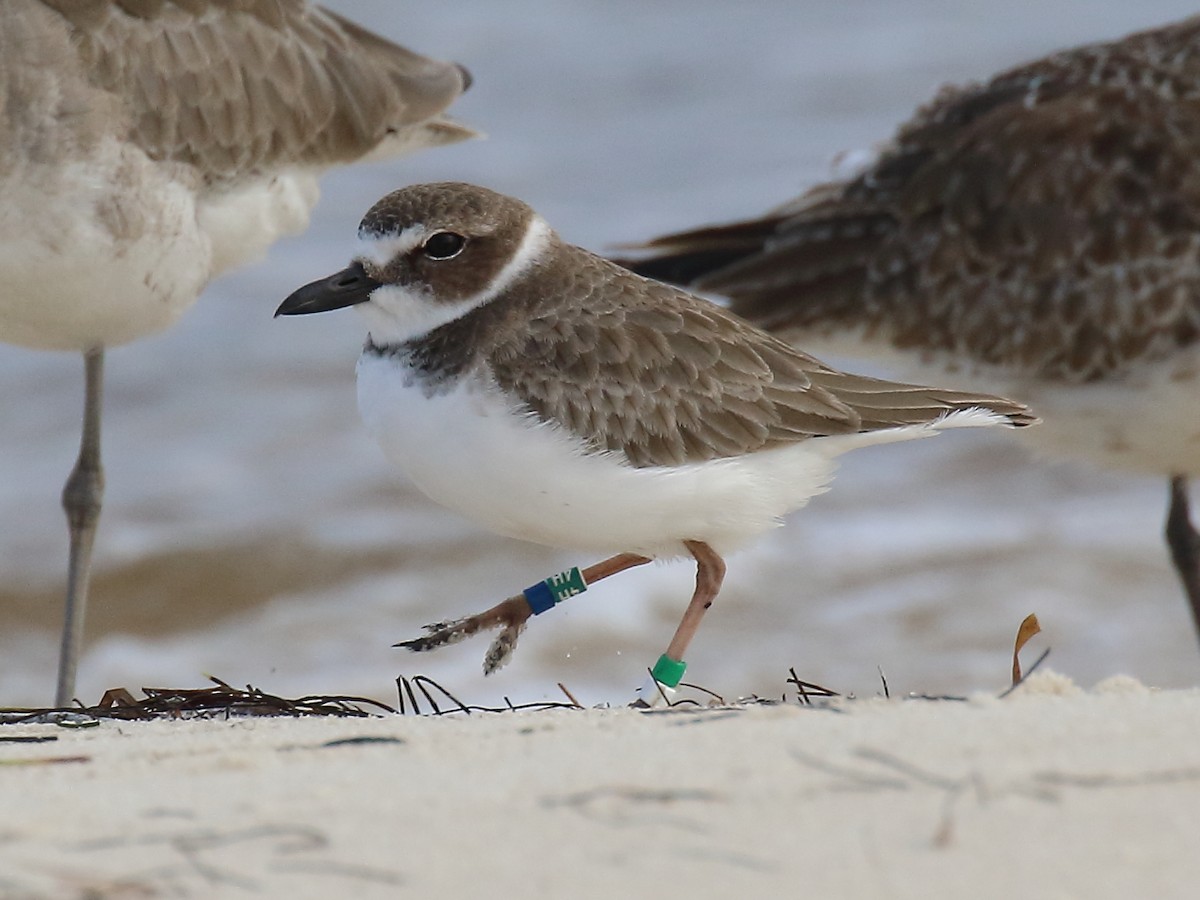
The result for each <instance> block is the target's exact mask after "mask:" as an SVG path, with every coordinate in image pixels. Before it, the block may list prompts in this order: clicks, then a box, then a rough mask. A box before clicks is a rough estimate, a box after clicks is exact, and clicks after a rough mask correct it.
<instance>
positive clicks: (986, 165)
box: [631, 17, 1200, 380]
mask: <svg viewBox="0 0 1200 900" xmlns="http://www.w3.org/2000/svg"><path fill="white" fill-rule="evenodd" d="M1198 97H1200V17H1196V18H1192V19H1188V20H1186V21H1183V22H1180V23H1177V24H1174V25H1171V26H1168V27H1166V28H1162V29H1157V30H1155V31H1150V32H1143V33H1140V34H1135V35H1131V36H1129V37H1126V38H1124V39H1122V40H1120V41H1116V42H1112V43H1108V44H1100V45H1094V46H1088V47H1080V48H1076V49H1073V50H1068V51H1064V52H1062V53H1059V54H1056V55H1054V56H1050V57H1047V58H1045V59H1042V60H1038V61H1037V62H1034V63H1030V64H1028V65H1025V66H1022V67H1020V68H1017V69H1013V70H1012V71H1010V72H1005V73H1002V74H1000V75H997V76H996V77H995V78H993V79H992V80H990V81H989V82H987V83H986V84H979V85H971V86H968V87H965V88H959V89H947V90H944V91H943V92H942V93H941V94H940V95H939V96H938V97H936V98H935V99H934V100H933V101H932V102H931V103H930V104H929V105H928V106H926V107H925V108H923V109H922V110H920V111H919V112H918V113H917V115H916V116H915V117H914V118H913V120H911V121H910V122H909V123H908V124H906V125H905V126H904V127H902V128H901V129H900V131H899V133H898V134H897V135H896V137H895V138H894V140H893V141H892V142H891V143H890V144H889V146H888V147H886V148H885V149H884V150H883V152H882V153H881V154H880V156H879V158H878V159H877V160H876V161H875V162H874V163H872V164H871V165H870V166H868V167H867V168H866V169H865V171H863V172H862V173H861V174H860V175H858V176H857V177H854V178H851V179H849V180H847V181H845V182H840V183H836V184H826V185H820V186H818V187H816V188H814V189H813V190H812V191H810V192H809V193H807V194H805V195H804V196H802V197H800V198H798V199H797V200H795V201H792V202H791V203H789V204H787V205H785V206H783V207H780V208H779V209H776V210H773V211H772V212H771V213H769V214H768V215H766V216H764V217H762V218H760V219H756V220H751V221H746V222H741V223H736V224H733V225H729V226H715V227H711V228H703V229H698V230H695V231H691V232H686V233H682V234H678V235H669V236H666V237H664V238H660V239H658V240H655V241H653V242H651V243H650V244H648V245H647V248H648V249H650V250H651V251H652V252H653V254H654V255H653V256H652V257H651V258H649V259H645V260H639V261H635V262H632V263H631V265H632V267H633V268H634V269H635V270H637V271H639V272H642V273H643V274H647V275H651V276H653V277H660V278H666V279H668V280H675V281H678V282H680V283H686V284H690V285H692V286H694V287H698V288H701V289H704V290H707V291H713V292H715V293H719V294H724V295H726V296H729V297H730V298H731V299H732V301H733V302H732V309H733V310H734V311H735V312H737V313H739V314H740V315H743V316H745V317H746V318H748V319H750V320H751V321H754V322H756V323H757V324H760V325H762V326H763V327H767V328H770V329H772V330H777V331H780V332H786V331H790V330H793V329H795V330H797V331H799V332H801V333H803V332H804V331H805V330H809V329H811V330H812V331H813V332H814V333H817V334H819V333H820V330H821V329H822V328H826V327H828V328H848V327H854V328H865V329H867V330H869V331H870V332H871V333H873V334H875V335H877V336H879V337H884V338H887V339H888V340H890V341H891V342H893V343H894V344H896V345H897V346H899V347H916V348H920V349H922V350H923V351H930V352H938V351H947V352H950V353H953V354H955V355H956V356H958V357H960V358H965V359H971V360H975V361H976V362H978V363H980V364H983V365H988V364H1000V365H1016V366H1020V367H1021V369H1022V370H1023V371H1026V372H1029V373H1031V374H1035V373H1040V374H1042V375H1045V376H1048V377H1063V378H1069V379H1073V380H1086V379H1087V378H1089V377H1093V376H1094V373H1095V372H1096V371H1099V370H1111V369H1113V368H1114V367H1117V366H1120V365H1122V364H1123V363H1126V362H1130V361H1132V360H1135V359H1139V358H1146V357H1153V356H1155V355H1158V356H1162V355H1164V354H1167V353H1170V352H1171V351H1172V350H1173V349H1174V348H1176V347H1178V346H1179V345H1180V344H1181V343H1190V342H1193V341H1196V340H1200V266H1197V264H1196V262H1195V260H1196V258H1197V256H1198V255H1200V241H1198V240H1197V238H1196V235H1197V233H1198V232H1200V214H1198V213H1197V212H1196V211H1197V210H1200V178H1197V177H1196V175H1195V160H1196V158H1197V156H1198V155H1200V125H1197V123H1198V122H1200V99H1198ZM1131 294H1132V295H1133V296H1134V298H1135V299H1136V303H1124V302H1123V303H1121V304H1120V305H1121V306H1122V307H1123V308H1124V309H1125V310H1126V313H1125V314H1122V313H1121V312H1120V310H1118V309H1115V308H1113V304H1114V302H1115V298H1120V297H1127V296H1128V295H1131ZM1122 315H1126V316H1128V315H1134V316H1135V317H1136V319H1137V321H1125V320H1124V319H1123V318H1122Z"/></svg>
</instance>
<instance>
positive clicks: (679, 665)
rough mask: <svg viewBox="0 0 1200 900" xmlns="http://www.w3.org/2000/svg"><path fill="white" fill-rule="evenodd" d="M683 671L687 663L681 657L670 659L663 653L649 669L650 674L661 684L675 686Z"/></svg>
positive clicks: (681, 677)
mask: <svg viewBox="0 0 1200 900" xmlns="http://www.w3.org/2000/svg"><path fill="white" fill-rule="evenodd" d="M685 671H687V663H685V662H684V661H683V660H681V659H671V657H669V656H667V654H665V653H664V654H663V655H662V656H660V657H659V658H658V662H656V663H655V664H654V668H653V669H651V670H650V676H651V677H652V678H653V679H654V680H655V681H657V682H658V683H659V684H661V685H665V686H666V687H669V688H677V687H679V682H680V681H681V680H682V679H683V673H684V672H685Z"/></svg>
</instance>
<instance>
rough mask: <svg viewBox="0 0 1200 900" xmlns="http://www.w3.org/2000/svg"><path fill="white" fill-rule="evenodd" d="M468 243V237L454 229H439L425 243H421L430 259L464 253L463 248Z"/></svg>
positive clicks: (447, 257)
mask: <svg viewBox="0 0 1200 900" xmlns="http://www.w3.org/2000/svg"><path fill="white" fill-rule="evenodd" d="M466 245H467V239H466V238H465V237H463V236H462V235H461V234H455V233H454V232H453V231H439V232H438V233H437V234H431V235H430V236H429V237H428V238H426V240H425V243H424V244H422V245H421V250H422V251H423V252H424V253H425V255H426V256H427V257H429V258H430V259H451V258H452V257H455V256H458V254H460V253H462V248H463V247H465V246H466Z"/></svg>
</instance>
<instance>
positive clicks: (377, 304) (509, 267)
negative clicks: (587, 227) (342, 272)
mask: <svg viewBox="0 0 1200 900" xmlns="http://www.w3.org/2000/svg"><path fill="white" fill-rule="evenodd" d="M438 230H441V229H438ZM427 234H428V231H427V229H426V228H425V226H423V225H417V226H413V227H411V228H406V229H404V231H402V232H400V234H398V235H388V236H385V237H381V238H378V239H376V240H371V239H368V238H361V237H360V240H361V241H362V245H363V246H362V249H361V250H360V252H359V254H358V256H357V258H358V259H365V260H370V261H372V262H376V263H378V264H380V265H383V264H386V262H387V261H388V260H390V259H392V258H394V256H395V254H396V253H406V252H409V251H411V250H412V249H413V248H415V247H417V246H420V244H421V243H422V242H423V241H424V240H425V238H426V236H427ZM552 235H553V232H552V231H551V230H550V226H549V225H547V224H546V222H545V220H544V219H542V218H541V217H540V216H534V217H533V218H532V219H530V221H529V227H528V228H527V229H526V230H525V236H524V237H523V238H522V239H521V243H520V244H519V245H518V246H517V250H516V252H515V253H514V254H513V256H512V259H510V260H509V261H508V262H507V263H506V264H505V266H504V268H502V269H501V270H500V271H499V272H497V273H496V277H495V278H493V279H492V281H491V283H490V284H488V286H487V287H485V288H484V289H483V290H481V291H479V292H478V293H476V294H472V295H471V296H469V297H464V298H463V299H461V300H457V301H455V302H453V303H443V302H439V301H438V300H436V299H435V298H434V297H433V296H432V294H431V293H430V292H429V291H428V290H426V289H416V290H414V289H413V288H410V287H402V286H400V285H395V284H384V285H380V286H379V287H377V288H376V289H375V290H374V291H372V292H371V299H370V300H369V301H367V302H366V303H360V304H359V305H358V306H357V307H356V308H357V309H358V311H359V312H360V313H362V315H363V316H364V317H365V318H366V320H367V327H368V329H369V331H370V335H371V340H372V341H373V342H374V343H376V344H379V345H388V344H403V343H406V342H408V341H411V340H414V339H416V338H419V337H422V336H423V335H426V334H428V333H429V332H431V331H433V330H434V329H435V328H439V327H441V326H442V325H445V324H447V323H449V322H453V321H454V320H455V319H458V318H461V317H462V316H464V315H466V314H467V313H469V312H470V311H471V310H473V309H476V308H478V307H480V306H483V305H484V304H485V303H488V302H490V301H491V300H493V299H495V298H496V297H498V296H500V295H501V294H502V293H503V292H504V291H506V290H507V289H508V288H509V287H510V286H511V285H512V284H513V283H514V282H515V281H516V280H517V279H518V278H520V277H521V276H522V275H523V274H524V273H525V272H526V271H527V270H528V269H529V267H530V266H531V265H533V264H534V263H535V262H536V261H537V260H538V259H539V258H540V257H541V256H542V254H543V253H544V252H545V250H546V247H547V245H548V244H549V242H550V239H551V237H552Z"/></svg>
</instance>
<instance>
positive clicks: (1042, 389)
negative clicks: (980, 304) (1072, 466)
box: [789, 334, 1200, 476]
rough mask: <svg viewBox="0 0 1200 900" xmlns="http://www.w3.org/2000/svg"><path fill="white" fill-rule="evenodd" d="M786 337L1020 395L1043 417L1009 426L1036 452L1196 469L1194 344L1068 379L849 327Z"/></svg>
mask: <svg viewBox="0 0 1200 900" xmlns="http://www.w3.org/2000/svg"><path fill="white" fill-rule="evenodd" d="M789 338H794V340H795V343H796V344H797V346H800V347H803V348H805V349H806V350H808V351H809V352H816V353H817V354H818V355H820V354H822V353H836V354H841V355H845V356H846V357H848V358H851V359H860V360H861V359H875V360H877V361H879V362H880V363H882V364H884V365H886V366H887V368H888V374H889V375H892V376H894V377H898V378H901V379H904V380H908V381H915V382H920V383H924V384H934V385H938V386H941V387H951V388H960V389H963V390H971V391H986V392H990V393H993V394H1001V395H1003V396H1006V397H1011V398H1012V399H1014V400H1020V401H1021V402H1023V403H1026V404H1028V405H1029V407H1030V408H1031V409H1032V410H1033V412H1034V413H1035V414H1036V415H1039V416H1041V417H1042V424H1040V425H1038V426H1036V427H1034V428H1021V429H1018V430H1017V431H1016V432H1015V433H1016V434H1017V435H1018V436H1019V439H1020V440H1022V441H1024V442H1025V443H1026V445H1027V446H1028V447H1029V448H1030V449H1032V450H1033V451H1034V452H1036V453H1038V454H1040V455H1044V456H1048V457H1052V458H1057V459H1075V460H1083V461H1086V462H1089V463H1092V464H1094V465H1098V466H1102V467H1104V468H1109V469H1123V470H1127V471H1133V472H1141V473H1144V474H1158V475H1170V474H1183V475H1193V476H1200V349H1197V348H1190V349H1186V350H1181V351H1179V352H1178V353H1176V354H1175V355H1174V356H1172V357H1171V358H1169V359H1167V360H1164V361H1162V362H1156V363H1149V364H1146V365H1143V366H1142V367H1141V368H1138V369H1135V370H1133V371H1131V372H1129V373H1127V374H1125V375H1122V376H1120V377H1114V378H1110V379H1107V380H1104V381H1098V382H1093V383H1089V384H1070V383H1064V382H1054V381H1044V380H1040V379H1037V378H1032V377H1029V376H1025V375H1022V374H1021V373H1020V372H1016V371H1013V370H1011V369H1004V368H999V367H994V368H981V367H975V368H973V367H971V366H970V365H969V364H964V363H960V362H958V361H955V360H951V359H947V358H945V357H926V356H923V355H921V354H920V353H916V352H913V353H909V352H904V351H898V350H896V349H895V348H893V347H891V345H890V344H880V343H877V342H873V341H872V342H862V341H859V340H858V339H857V338H856V337H854V336H851V335H848V334H843V335H839V336H836V337H833V338H827V337H821V336H815V335H814V336H807V335H803V334H800V335H789Z"/></svg>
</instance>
